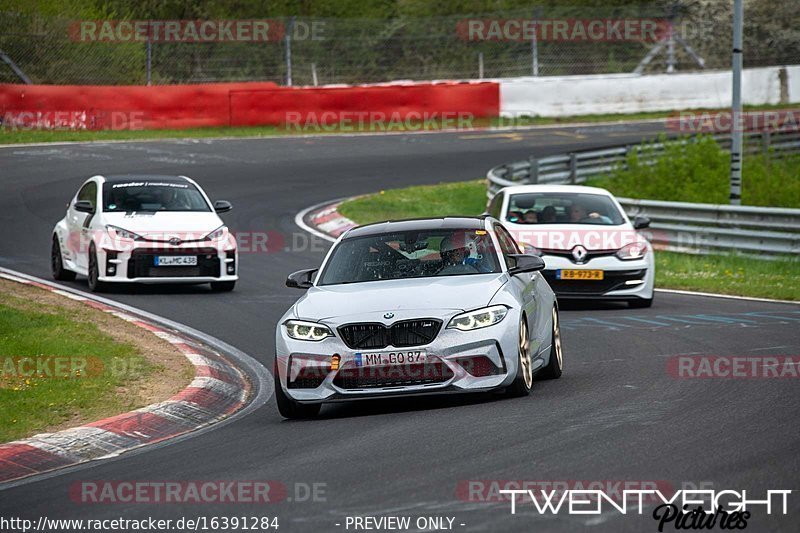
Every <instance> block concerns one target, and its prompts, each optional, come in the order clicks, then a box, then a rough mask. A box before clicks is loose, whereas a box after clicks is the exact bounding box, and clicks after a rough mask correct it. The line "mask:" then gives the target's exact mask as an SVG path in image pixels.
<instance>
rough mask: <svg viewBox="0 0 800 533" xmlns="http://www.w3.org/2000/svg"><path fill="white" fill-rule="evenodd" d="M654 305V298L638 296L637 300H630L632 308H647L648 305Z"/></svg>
mask: <svg viewBox="0 0 800 533" xmlns="http://www.w3.org/2000/svg"><path fill="white" fill-rule="evenodd" d="M652 305H653V298H637V299H636V300H630V301H629V302H628V307H630V308H631V309H645V308H647V307H651V306H652Z"/></svg>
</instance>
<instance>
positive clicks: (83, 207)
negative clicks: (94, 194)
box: [72, 200, 94, 213]
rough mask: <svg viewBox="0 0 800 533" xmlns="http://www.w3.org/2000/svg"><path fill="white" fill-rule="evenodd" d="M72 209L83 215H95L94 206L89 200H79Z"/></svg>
mask: <svg viewBox="0 0 800 533" xmlns="http://www.w3.org/2000/svg"><path fill="white" fill-rule="evenodd" d="M72 207H74V208H75V211H79V212H81V213H94V205H92V202H90V201H89V200H78V201H77V202H75V204H74V205H73V206H72Z"/></svg>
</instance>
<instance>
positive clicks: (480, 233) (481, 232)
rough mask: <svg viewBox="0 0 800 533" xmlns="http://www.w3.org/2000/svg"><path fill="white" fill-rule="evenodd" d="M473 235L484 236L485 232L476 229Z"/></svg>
mask: <svg viewBox="0 0 800 533" xmlns="http://www.w3.org/2000/svg"><path fill="white" fill-rule="evenodd" d="M475 235H486V230H483V229H476V230H475Z"/></svg>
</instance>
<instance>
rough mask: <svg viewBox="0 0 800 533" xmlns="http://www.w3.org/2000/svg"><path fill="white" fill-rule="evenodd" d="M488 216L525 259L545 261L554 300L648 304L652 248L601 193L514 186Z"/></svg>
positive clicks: (643, 221) (637, 225) (640, 220)
mask: <svg viewBox="0 0 800 533" xmlns="http://www.w3.org/2000/svg"><path fill="white" fill-rule="evenodd" d="M487 212H488V214H490V215H492V216H495V217H497V218H498V219H500V220H502V221H503V224H504V225H505V226H506V227H507V228H508V229H509V231H510V232H511V233H512V235H514V238H515V239H516V240H517V241H518V242H520V243H522V244H523V245H528V246H529V248H526V249H527V250H528V252H529V253H533V254H536V255H539V256H541V257H542V259H544V262H545V269H544V270H543V271H542V274H543V275H544V277H545V279H547V282H548V283H549V284H550V286H551V287H552V288H553V290H554V291H555V293H556V295H557V296H558V298H559V299H579V300H613V301H623V302H628V305H629V306H631V307H650V306H651V305H652V303H653V285H654V283H653V282H654V280H655V258H654V256H653V248H652V246H650V244H649V243H648V241H647V239H645V237H644V236H643V235H640V234H639V232H638V230H641V229H644V228H647V227H648V226H649V225H650V220H649V219H648V218H647V217H645V216H641V215H640V216H636V217H635V218H634V219H633V221H631V220H629V219H628V217H627V215H626V214H625V211H624V210H623V209H622V207H621V206H620V204H619V202H617V200H616V199H615V198H614V197H613V196H612V195H611V193H610V192H608V191H607V190H605V189H599V188H597V187H584V186H580V185H519V186H514V187H506V188H504V189H501V190H500V192H498V193H497V194H496V195H495V196H494V197H493V198H492V199H491V201H490V202H489V206H488V208H487Z"/></svg>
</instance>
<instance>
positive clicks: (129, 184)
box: [103, 180, 211, 213]
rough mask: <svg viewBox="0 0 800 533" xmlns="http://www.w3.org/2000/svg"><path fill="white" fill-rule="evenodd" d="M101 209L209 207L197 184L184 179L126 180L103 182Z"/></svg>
mask: <svg viewBox="0 0 800 533" xmlns="http://www.w3.org/2000/svg"><path fill="white" fill-rule="evenodd" d="M103 211H106V212H112V213H113V212H133V211H206V212H208V211H211V207H210V206H209V205H208V202H206V200H205V198H203V195H202V194H201V193H200V191H199V190H197V187H195V186H194V185H192V184H191V183H187V182H171V181H146V180H142V181H126V182H110V183H104V184H103Z"/></svg>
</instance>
